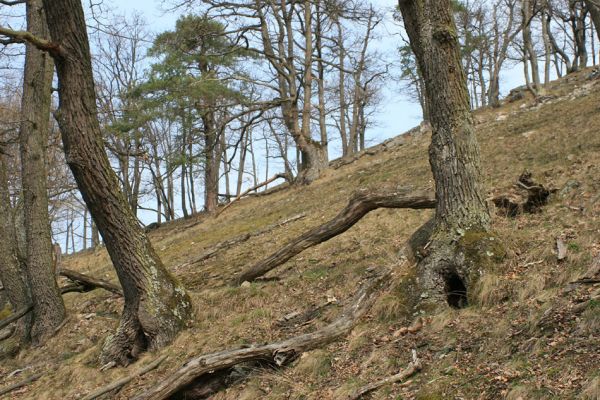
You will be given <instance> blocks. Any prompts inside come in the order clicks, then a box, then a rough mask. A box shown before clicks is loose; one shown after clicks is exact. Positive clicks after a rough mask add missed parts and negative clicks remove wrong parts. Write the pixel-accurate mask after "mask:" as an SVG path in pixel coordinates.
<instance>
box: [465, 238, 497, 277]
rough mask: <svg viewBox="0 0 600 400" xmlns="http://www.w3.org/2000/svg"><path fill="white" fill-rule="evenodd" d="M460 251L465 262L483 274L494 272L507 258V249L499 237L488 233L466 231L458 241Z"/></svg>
mask: <svg viewBox="0 0 600 400" xmlns="http://www.w3.org/2000/svg"><path fill="white" fill-rule="evenodd" d="M458 251H459V252H461V253H463V254H464V256H465V262H467V263H470V264H472V265H473V266H475V267H476V268H477V269H479V270H480V271H481V272H488V271H490V272H493V271H495V269H496V267H497V265H498V264H500V263H502V262H503V261H504V259H505V258H506V248H505V247H504V244H503V243H502V241H501V240H500V239H498V237H497V236H496V235H495V234H494V233H491V232H486V231H466V232H465V233H464V234H463V235H462V236H461V238H460V239H459V241H458Z"/></svg>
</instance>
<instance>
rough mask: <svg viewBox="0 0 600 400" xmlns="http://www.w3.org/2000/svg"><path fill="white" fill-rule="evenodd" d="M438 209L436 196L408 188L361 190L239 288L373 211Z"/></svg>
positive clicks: (250, 271) (249, 273) (252, 270)
mask: <svg viewBox="0 0 600 400" xmlns="http://www.w3.org/2000/svg"><path fill="white" fill-rule="evenodd" d="M434 207H435V197H434V195H433V193H429V192H417V193H411V192H410V191H409V190H406V189H399V190H393V191H389V190H379V191H370V190H366V189H363V190H359V191H357V192H356V193H354V195H353V196H352V197H351V198H350V202H349V203H348V205H347V206H346V207H345V208H344V209H343V210H342V211H341V212H340V213H339V214H338V215H336V216H335V217H334V218H333V219H332V220H330V221H329V222H326V223H324V224H322V225H320V226H317V227H316V228H313V229H311V230H309V231H308V232H305V233H304V234H302V235H300V236H299V237H297V238H296V239H294V240H292V241H291V242H289V243H287V244H286V245H285V246H283V247H282V248H281V249H279V250H277V251H276V252H275V253H273V254H271V255H270V256H268V257H267V258H265V259H263V260H261V261H259V262H258V263H256V264H255V265H253V266H251V267H249V268H247V269H246V270H245V271H243V272H242V273H241V274H240V275H239V276H238V277H237V279H236V281H235V283H237V284H238V285H239V284H241V283H243V282H244V281H253V280H255V279H256V278H258V277H259V276H263V275H264V274H266V273H267V272H269V271H271V270H272V269H273V268H275V267H278V266H279V265H281V264H283V263H284V262H286V261H288V260H289V259H290V258H292V257H294V256H295V255H297V254H299V253H301V252H303V251H304V250H306V249H308V248H310V247H313V246H315V245H317V244H320V243H323V242H326V241H327V240H329V239H331V238H333V237H335V236H337V235H339V234H341V233H343V232H346V231H347V230H348V229H350V228H351V227H352V226H353V225H354V224H356V223H357V222H358V221H359V220H360V219H361V218H362V217H364V216H365V215H366V214H368V213H369V212H370V211H373V210H376V209H378V208H411V209H427V208H434Z"/></svg>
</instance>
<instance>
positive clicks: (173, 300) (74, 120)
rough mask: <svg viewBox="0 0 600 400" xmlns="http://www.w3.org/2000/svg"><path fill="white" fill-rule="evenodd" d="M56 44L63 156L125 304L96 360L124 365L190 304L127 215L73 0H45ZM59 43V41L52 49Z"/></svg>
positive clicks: (174, 326) (174, 328)
mask: <svg viewBox="0 0 600 400" xmlns="http://www.w3.org/2000/svg"><path fill="white" fill-rule="evenodd" d="M44 6H45V8H46V12H47V18H48V26H49V27H50V34H51V37H52V40H53V42H54V43H56V45H55V46H56V47H57V48H56V49H55V50H54V51H53V55H54V58H55V62H56V67H57V72H58V80H59V99H60V104H59V111H58V112H57V117H58V121H59V124H60V128H61V132H62V139H63V144H64V149H65V154H66V159H67V162H68V164H69V167H70V168H71V171H72V172H73V176H74V177H75V180H76V182H77V185H78V187H79V190H80V191H81V195H82V197H83V199H84V201H85V203H86V205H87V206H88V209H89V210H90V213H91V214H92V216H93V218H94V221H95V222H96V224H97V226H98V229H99V231H100V233H101V234H102V237H103V239H104V241H105V245H106V249H107V250H108V253H109V255H110V258H111V260H112V262H113V265H114V267H115V269H116V272H117V276H118V277H119V281H120V283H121V287H122V288H123V292H124V296H125V307H124V310H123V315H122V318H121V323H120V325H119V328H118V330H117V332H116V334H114V335H111V336H109V337H108V338H107V340H106V342H105V344H104V348H103V351H102V356H101V361H102V362H111V361H114V362H116V363H118V364H128V363H129V362H130V361H131V360H132V359H135V358H136V357H137V355H138V354H139V352H140V351H143V350H144V349H146V348H149V349H156V348H159V347H162V346H164V345H166V344H168V343H169V342H171V341H172V340H173V338H174V337H175V336H176V335H177V333H178V332H179V331H180V330H182V329H183V328H184V327H185V325H186V324H187V322H188V320H189V319H190V318H191V315H192V304H191V300H190V298H189V296H188V295H187V293H186V291H185V289H184V288H183V286H182V285H181V284H180V283H179V282H177V281H176V280H175V278H174V277H172V276H171V274H170V273H169V272H168V271H167V269H166V268H165V267H164V265H163V264H162V262H161V260H160V258H159V257H158V256H157V254H156V253H155V251H154V249H153V247H152V245H151V243H150V241H149V240H148V237H147V236H146V234H145V233H144V231H143V230H142V229H141V227H140V226H139V224H138V221H137V219H136V218H135V216H134V215H133V213H132V211H131V208H130V207H129V204H128V203H127V199H126V198H125V196H124V195H123V193H122V192H121V191H120V190H119V189H118V180H117V176H116V174H115V173H114V171H113V170H112V169H111V167H110V163H109V161H108V157H107V155H106V152H105V149H104V145H103V141H102V132H101V130H100V124H99V122H98V118H97V112H96V98H95V92H94V81H93V77H92V65H91V57H90V49H89V43H88V38H87V32H86V26H85V18H84V13H83V8H82V5H81V2H80V1H79V0H44ZM58 46H59V47H58Z"/></svg>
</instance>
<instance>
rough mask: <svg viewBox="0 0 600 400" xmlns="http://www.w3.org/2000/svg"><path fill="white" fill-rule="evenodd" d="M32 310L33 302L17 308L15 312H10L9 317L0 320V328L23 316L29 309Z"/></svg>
mask: <svg viewBox="0 0 600 400" xmlns="http://www.w3.org/2000/svg"><path fill="white" fill-rule="evenodd" d="M31 310H33V304H29V305H27V306H25V307H23V308H20V309H18V310H17V311H16V312H14V313H13V314H11V315H10V316H9V317H7V318H4V319H3V320H2V321H0V329H4V328H6V327H7V326H8V325H10V324H12V323H13V322H15V321H18V320H19V319H21V318H23V317H24V316H25V315H27V313H28V312H29V311H31Z"/></svg>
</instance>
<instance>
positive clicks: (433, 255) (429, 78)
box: [399, 0, 490, 304]
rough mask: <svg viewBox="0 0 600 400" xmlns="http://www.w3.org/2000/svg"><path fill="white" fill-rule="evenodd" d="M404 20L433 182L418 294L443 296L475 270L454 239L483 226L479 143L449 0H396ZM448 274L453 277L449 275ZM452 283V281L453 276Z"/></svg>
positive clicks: (486, 221) (485, 217) (432, 297)
mask: <svg viewBox="0 0 600 400" xmlns="http://www.w3.org/2000/svg"><path fill="white" fill-rule="evenodd" d="M399 5H400V10H401V12H402V16H403V18H404V26H405V28H406V31H407V33H408V36H409V38H410V44H411V47H412V49H413V51H414V53H415V55H416V58H417V62H418V66H419V69H420V71H421V73H422V75H423V77H424V80H425V83H426V94H427V98H428V100H429V104H430V121H431V125H432V129H433V134H432V140H431V145H430V148H429V160H430V164H431V169H432V172H433V176H434V179H435V185H436V200H437V203H436V214H435V228H434V233H433V238H432V243H431V245H430V246H429V248H428V250H429V256H428V257H426V259H425V260H423V262H422V263H421V265H420V267H419V270H420V278H421V279H420V280H419V283H420V285H421V289H422V290H423V298H427V299H430V300H431V301H432V302H433V304H437V303H438V302H439V301H440V300H443V299H445V297H446V294H447V293H446V292H447V291H448V287H449V283H448V282H449V280H452V281H453V280H454V278H458V279H459V280H460V281H461V282H460V283H462V284H463V286H465V287H466V286H467V285H468V284H469V283H470V278H471V274H472V272H474V270H476V268H474V266H473V265H471V263H469V262H463V261H461V256H462V257H463V259H464V254H462V253H460V252H459V251H457V244H456V243H457V241H459V240H460V239H461V238H462V237H464V236H465V235H467V234H470V233H472V232H487V229H488V226H489V220H490V217H489V213H488V210H487V207H486V204H485V202H484V197H483V187H482V186H483V185H482V179H481V167H480V161H479V147H478V144H477V141H476V138H475V134H474V131H473V119H472V116H471V109H470V104H469V92H468V90H467V83H466V78H465V75H464V72H463V69H462V64H461V55H460V46H459V43H458V36H457V30H456V26H455V24H454V20H453V17H452V14H451V11H450V1H449V0H400V2H399ZM451 278H452V279H451ZM453 283H454V282H453Z"/></svg>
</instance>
